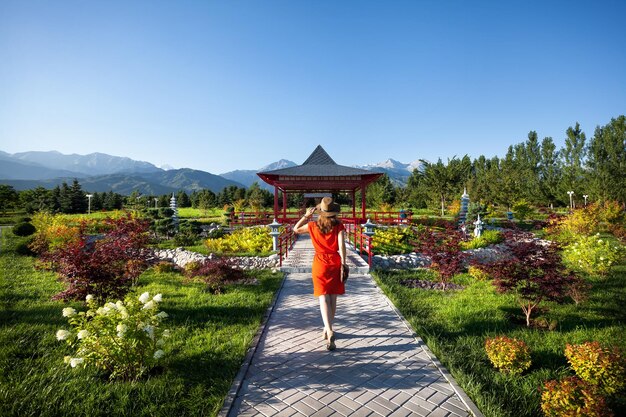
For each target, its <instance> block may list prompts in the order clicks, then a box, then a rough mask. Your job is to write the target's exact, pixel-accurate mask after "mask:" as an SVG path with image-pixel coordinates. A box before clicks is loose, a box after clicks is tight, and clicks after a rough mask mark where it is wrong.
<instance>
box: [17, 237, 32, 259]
mask: <svg viewBox="0 0 626 417" xmlns="http://www.w3.org/2000/svg"><path fill="white" fill-rule="evenodd" d="M31 242H32V238H28V239H26V240H25V241H24V242H20V243H18V244H17V245H15V253H17V254H18V255H22V256H35V255H36V253H35V252H34V251H33V250H32V249H31V248H30V244H31Z"/></svg>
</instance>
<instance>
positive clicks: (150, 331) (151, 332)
mask: <svg viewBox="0 0 626 417" xmlns="http://www.w3.org/2000/svg"><path fill="white" fill-rule="evenodd" d="M143 331H144V332H146V333H148V336H150V339H154V326H150V325H149V324H148V325H147V326H145V327H144V328H143Z"/></svg>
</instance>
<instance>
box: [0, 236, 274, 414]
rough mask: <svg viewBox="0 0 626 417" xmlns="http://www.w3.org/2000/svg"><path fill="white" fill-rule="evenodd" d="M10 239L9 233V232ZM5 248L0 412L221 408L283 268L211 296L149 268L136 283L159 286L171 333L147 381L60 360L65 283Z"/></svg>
mask: <svg viewBox="0 0 626 417" xmlns="http://www.w3.org/2000/svg"><path fill="white" fill-rule="evenodd" d="M5 239H6V237H5ZM3 243H4V244H3V245H2V252H1V253H0V270H1V271H2V274H1V276H0V415H1V416H6V417H8V416H214V415H216V413H217V412H218V410H219V409H220V407H221V405H222V402H223V399H224V397H225V395H226V393H227V392H228V390H229V388H230V385H231V383H232V380H233V378H234V377H235V375H236V374H237V372H238V370H239V368H240V365H241V363H242V361H243V358H244V356H245V353H246V350H247V348H248V346H249V344H250V342H251V340H252V338H253V337H254V335H255V333H256V331H257V329H258V327H259V325H260V323H261V320H262V317H263V315H264V313H265V311H266V309H267V307H268V306H269V304H270V302H271V300H272V298H273V296H274V294H275V292H276V290H277V289H278V287H279V285H280V281H281V279H282V274H272V273H271V272H269V271H257V272H256V273H255V274H256V276H257V277H258V278H259V280H260V285H248V286H230V287H228V288H227V290H226V293H225V294H223V295H212V294H210V293H208V292H207V291H205V287H204V285H202V284H199V283H189V282H185V281H184V280H183V278H182V276H181V275H180V274H177V273H163V274H156V273H154V272H152V271H147V272H145V273H144V274H143V275H142V276H141V278H140V281H139V284H138V287H137V288H136V289H135V291H136V292H137V293H138V294H139V293H141V292H144V291H149V292H150V293H162V294H163V302H162V303H161V304H160V308H161V309H162V310H163V311H165V312H167V313H168V314H169V315H170V317H169V318H168V319H167V320H166V321H165V325H166V327H167V328H169V329H171V331H172V337H171V338H170V339H168V344H167V345H166V348H165V350H166V352H167V353H168V356H166V358H165V361H164V366H163V368H162V369H158V370H157V371H156V372H153V373H152V375H151V376H150V377H149V378H147V379H145V380H142V381H140V382H136V383H131V382H112V383H111V382H108V381H107V379H106V378H105V377H103V376H102V375H98V374H97V373H94V372H92V371H90V370H75V369H72V368H70V367H69V366H68V365H65V364H64V363H63V356H64V355H68V354H70V351H69V348H68V346H67V345H66V344H65V343H62V342H59V341H57V340H56V338H55V332H56V330H57V329H60V328H68V326H67V322H66V320H65V319H64V318H63V317H62V316H61V310H62V308H63V307H66V306H68V305H72V306H73V307H75V308H77V309H81V310H85V307H84V306H82V305H81V303H72V304H66V303H63V302H57V301H51V300H50V298H51V297H52V295H54V294H55V293H57V292H58V291H60V290H61V289H62V285H61V284H60V283H58V282H57V280H56V278H55V276H54V274H51V273H45V272H40V271H35V270H34V268H33V259H32V258H28V257H21V256H16V255H15V254H14V253H12V251H11V247H12V246H14V244H15V240H13V239H11V241H9V242H3Z"/></svg>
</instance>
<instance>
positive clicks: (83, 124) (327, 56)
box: [0, 0, 626, 174]
mask: <svg viewBox="0 0 626 417" xmlns="http://www.w3.org/2000/svg"><path fill="white" fill-rule="evenodd" d="M624 16H626V2H624V1H575V2H573V1H495V0H494V1H419V0H414V1H297V0H285V1H238V0H229V1H225V0H224V1H63V0H59V1H52V0H50V1H31V0H18V1H10V0H2V1H0V62H1V63H2V64H0V150H3V151H5V152H10V153H14V152H22V151H28V150H52V149H54V150H58V151H60V152H63V153H79V154H86V153H91V152H104V153H108V154H112V155H120V156H129V157H131V158H133V159H139V160H145V161H149V162H152V163H154V164H156V165H162V164H169V165H172V166H174V167H189V168H196V169H202V170H205V171H209V172H212V173H217V174H219V173H223V172H226V171H230V170H234V169H256V168H260V167H261V166H263V165H266V164H268V163H271V162H273V161H276V160H278V159H280V158H286V159H290V160H293V161H295V162H297V163H301V162H303V161H304V160H305V159H306V157H307V156H308V155H309V154H310V153H311V152H312V151H313V149H314V148H315V146H317V145H318V144H321V145H322V146H324V148H325V149H326V150H327V151H328V153H329V154H330V155H331V156H332V157H333V158H334V159H335V161H337V162H338V163H340V164H343V165H354V164H366V163H374V162H379V161H383V160H385V159H387V158H394V159H397V160H400V161H402V162H411V161H414V160H416V159H419V158H423V159H428V160H436V159H437V158H438V157H441V158H443V159H444V160H445V159H446V158H448V157H452V156H454V155H458V156H462V155H464V154H469V155H470V156H472V157H477V156H479V155H481V154H484V155H486V156H493V155H499V156H502V155H504V153H505V152H506V149H507V147H508V146H509V145H511V144H514V143H518V142H521V141H523V140H525V139H526V137H527V134H528V132H529V131H530V130H536V131H537V132H538V134H539V136H540V138H543V137H545V136H552V137H553V138H554V140H555V142H556V143H557V146H559V147H560V146H561V145H562V144H563V141H564V137H565V130H566V129H567V127H568V126H572V125H574V124H575V123H576V122H577V121H578V122H580V124H581V126H582V128H583V130H584V131H585V132H586V133H587V136H588V137H590V136H592V135H593V130H594V129H595V127H596V126H597V125H604V124H606V123H608V122H609V121H610V119H611V118H613V117H617V116H618V115H620V114H625V113H626V77H625V76H626V25H625V24H624V20H623V19H624Z"/></svg>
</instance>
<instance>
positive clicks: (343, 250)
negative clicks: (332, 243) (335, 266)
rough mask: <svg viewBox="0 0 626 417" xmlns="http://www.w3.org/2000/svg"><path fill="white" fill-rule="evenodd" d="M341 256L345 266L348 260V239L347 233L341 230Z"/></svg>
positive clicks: (342, 263)
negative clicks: (346, 237)
mask: <svg viewBox="0 0 626 417" xmlns="http://www.w3.org/2000/svg"><path fill="white" fill-rule="evenodd" d="M339 256H341V265H345V264H346V262H347V260H346V239H345V231H343V230H341V231H340V232H339Z"/></svg>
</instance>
